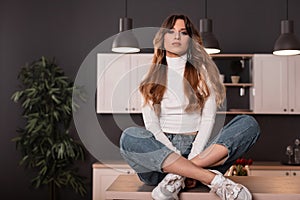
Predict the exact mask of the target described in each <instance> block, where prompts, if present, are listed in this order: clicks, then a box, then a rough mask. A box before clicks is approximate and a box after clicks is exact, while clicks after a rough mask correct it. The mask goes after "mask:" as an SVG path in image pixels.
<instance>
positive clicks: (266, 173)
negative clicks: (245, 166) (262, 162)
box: [250, 170, 291, 176]
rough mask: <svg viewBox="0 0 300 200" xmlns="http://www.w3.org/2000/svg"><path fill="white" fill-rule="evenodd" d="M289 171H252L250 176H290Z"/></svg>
mask: <svg viewBox="0 0 300 200" xmlns="http://www.w3.org/2000/svg"><path fill="white" fill-rule="evenodd" d="M290 175H291V171H289V170H250V176H290Z"/></svg>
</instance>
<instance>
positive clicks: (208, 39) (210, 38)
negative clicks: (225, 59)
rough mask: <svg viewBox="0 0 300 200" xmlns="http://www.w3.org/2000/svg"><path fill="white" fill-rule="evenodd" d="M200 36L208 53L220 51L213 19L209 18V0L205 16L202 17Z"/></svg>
mask: <svg viewBox="0 0 300 200" xmlns="http://www.w3.org/2000/svg"><path fill="white" fill-rule="evenodd" d="M200 36H201V38H202V42H203V46H204V48H205V50H206V52H207V53H208V54H216V53H220V52H221V49H220V45H219V42H218V40H217V38H216V37H215V35H214V34H213V32H212V20H211V19H208V18H207V0H205V18H204V19H200Z"/></svg>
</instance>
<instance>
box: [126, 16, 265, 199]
mask: <svg viewBox="0 0 300 200" xmlns="http://www.w3.org/2000/svg"><path fill="white" fill-rule="evenodd" d="M154 48H155V52H154V57H153V62H152V65H151V67H150V69H149V72H148V74H147V75H146V77H145V78H144V80H143V81H142V82H141V84H140V92H141V94H142V97H143V100H144V105H143V109H142V114H143V119H144V123H145V127H146V129H144V128H141V127H131V128H127V129H126V130H125V131H124V132H123V134H122V136H121V139H120V151H121V154H122V156H123V157H124V159H125V160H126V161H127V162H128V164H129V165H130V166H131V167H132V168H133V169H134V170H135V171H136V172H137V174H138V176H139V178H140V180H141V181H143V182H145V183H146V184H149V185H157V186H156V187H155V188H154V190H153V191H152V198H153V199H155V200H171V199H178V193H179V191H180V190H181V188H183V187H184V182H185V178H189V180H198V181H200V182H202V183H203V184H205V185H207V186H208V187H210V188H211V190H212V191H214V192H215V193H216V194H217V195H219V196H220V197H221V198H222V199H241V200H248V199H251V198H252V197H251V193H250V192H249V190H248V189H247V188H246V187H244V186H243V185H240V184H237V183H235V182H233V181H231V180H230V179H228V178H225V177H224V176H223V175H222V174H223V173H225V172H226V171H227V169H228V168H229V167H230V166H231V165H232V164H233V163H234V162H235V160H236V159H237V158H239V157H241V156H242V155H243V154H244V153H245V152H246V151H248V149H249V148H250V147H251V146H252V145H253V144H254V143H255V142H256V140H257V138H258V136H259V133H260V131H259V126H258V124H257V122H256V121H255V119H254V118H253V117H250V116H247V115H240V116H237V117H235V118H234V119H233V120H232V121H230V122H229V123H228V124H227V125H226V126H224V127H223V128H222V129H221V131H220V132H219V134H218V135H217V137H215V138H214V139H211V140H209V139H210V136H211V132H212V129H213V126H214V122H215V116H216V110H217V107H218V106H220V105H221V104H222V102H223V101H224V99H225V88H224V86H223V84H222V83H221V82H220V79H219V71H218V68H217V67H216V65H215V64H214V62H213V61H212V60H211V58H210V57H209V55H208V54H207V53H206V52H205V50H204V48H203V46H202V42H201V38H200V35H199V33H198V31H197V29H196V28H195V27H194V25H193V24H192V23H191V21H190V20H189V18H188V17H187V16H184V15H171V16H169V17H168V18H167V19H166V20H165V21H164V22H163V24H162V27H161V29H160V30H159V31H158V33H157V35H156V36H155V38H154Z"/></svg>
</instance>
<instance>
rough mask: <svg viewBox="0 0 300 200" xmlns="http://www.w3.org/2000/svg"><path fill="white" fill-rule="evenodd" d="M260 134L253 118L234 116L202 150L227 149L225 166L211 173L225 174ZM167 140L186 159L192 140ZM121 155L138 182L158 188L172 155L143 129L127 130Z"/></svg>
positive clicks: (179, 136)
mask: <svg viewBox="0 0 300 200" xmlns="http://www.w3.org/2000/svg"><path fill="white" fill-rule="evenodd" d="M259 134H260V128H259V125H258V123H257V122H256V120H255V119H254V118H253V117H251V116H248V115H239V116H236V117H235V118H234V119H232V120H231V121H230V122H229V123H228V124H227V125H226V126H224V127H223V128H222V129H221V130H220V132H219V133H218V134H217V136H216V137H215V138H213V139H211V140H210V141H209V142H208V143H207V144H206V146H205V148H207V147H208V146H210V145H212V144H220V145H223V146H225V147H226V148H227V149H228V157H227V159H226V161H225V162H224V164H222V165H220V166H216V167H212V168H210V169H215V170H218V171H220V172H221V173H225V172H226V171H227V170H228V169H229V168H230V166H231V165H232V164H233V163H234V162H235V161H236V159H238V158H239V157H241V156H242V155H243V154H244V153H245V152H247V151H248V150H249V149H250V147H251V146H252V145H253V144H254V143H255V142H256V140H257V139H258V137H259ZM167 137H168V138H169V139H170V141H171V142H172V144H173V145H174V146H175V147H176V148H177V149H178V150H180V152H181V154H182V156H184V157H187V156H188V154H189V153H190V150H191V148H192V142H193V140H194V138H195V136H193V135H182V134H167ZM120 152H121V155H122V156H123V158H124V159H125V161H126V162H127V163H128V164H129V165H130V166H131V167H132V168H133V169H134V170H135V171H136V172H137V174H138V176H139V178H140V179H141V181H143V182H144V183H146V184H148V185H157V184H158V183H159V182H160V181H161V180H162V179H163V178H164V176H165V175H166V174H165V173H163V171H162V164H163V162H164V160H165V159H166V158H167V157H168V156H169V154H171V153H172V152H173V151H171V150H170V149H169V148H167V147H166V146H165V145H164V144H162V143H161V142H159V141H158V140H156V139H155V138H154V136H153V134H152V133H151V132H150V131H148V130H146V129H145V128H142V127H130V128H127V129H126V130H124V132H123V133H122V135H121V139H120Z"/></svg>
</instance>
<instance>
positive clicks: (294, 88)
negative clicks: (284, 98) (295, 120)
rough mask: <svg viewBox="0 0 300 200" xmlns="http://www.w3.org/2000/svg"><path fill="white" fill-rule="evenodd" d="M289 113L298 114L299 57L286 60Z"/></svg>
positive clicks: (299, 88) (299, 93)
mask: <svg viewBox="0 0 300 200" xmlns="http://www.w3.org/2000/svg"><path fill="white" fill-rule="evenodd" d="M288 76H289V85H288V90H289V112H290V113H291V114H300V56H290V57H289V58H288Z"/></svg>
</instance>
